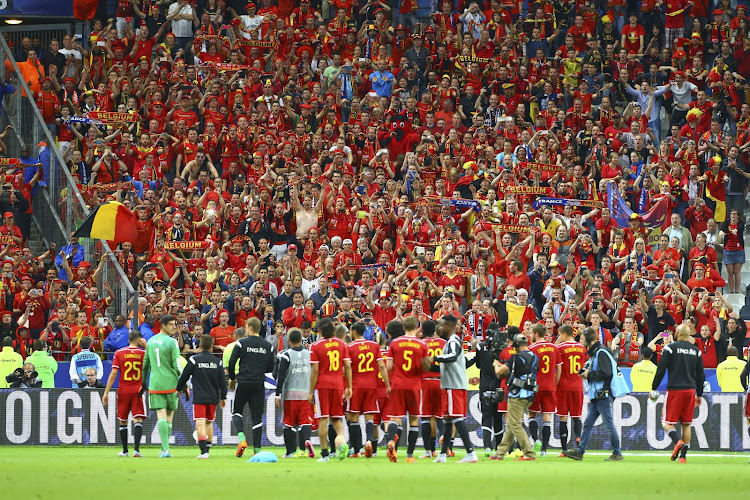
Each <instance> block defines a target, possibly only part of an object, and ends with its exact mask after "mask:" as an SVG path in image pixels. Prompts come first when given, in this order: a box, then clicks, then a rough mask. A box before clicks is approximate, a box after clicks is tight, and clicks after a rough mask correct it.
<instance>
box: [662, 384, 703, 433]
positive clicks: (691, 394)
mask: <svg viewBox="0 0 750 500" xmlns="http://www.w3.org/2000/svg"><path fill="white" fill-rule="evenodd" d="M694 412H695V389H680V390H677V391H667V397H666V399H665V400H664V408H662V410H661V419H662V421H663V422H664V423H665V424H671V425H674V424H676V423H678V422H682V423H683V424H690V423H692V422H693V413H694Z"/></svg>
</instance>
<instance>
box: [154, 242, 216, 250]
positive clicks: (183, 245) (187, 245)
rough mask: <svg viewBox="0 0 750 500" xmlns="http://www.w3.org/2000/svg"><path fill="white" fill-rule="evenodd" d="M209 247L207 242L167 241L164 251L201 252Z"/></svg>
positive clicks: (209, 244)
mask: <svg viewBox="0 0 750 500" xmlns="http://www.w3.org/2000/svg"><path fill="white" fill-rule="evenodd" d="M209 246H211V243H210V242H208V241H167V242H166V243H164V250H202V249H204V248H208V247H209Z"/></svg>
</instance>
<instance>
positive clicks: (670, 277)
mask: <svg viewBox="0 0 750 500" xmlns="http://www.w3.org/2000/svg"><path fill="white" fill-rule="evenodd" d="M664 277H665V278H667V279H668V280H671V279H672V278H674V273H666V274H665V275H664Z"/></svg>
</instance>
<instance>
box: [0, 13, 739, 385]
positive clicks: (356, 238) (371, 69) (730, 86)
mask: <svg viewBox="0 0 750 500" xmlns="http://www.w3.org/2000/svg"><path fill="white" fill-rule="evenodd" d="M711 5H712V3H711V2H709V3H708V4H706V3H705V2H695V3H694V2H688V1H684V0H667V1H666V2H654V1H648V2H643V3H642V4H641V3H640V2H638V3H636V2H614V1H613V2H596V3H594V2H583V1H578V2H573V1H570V2H566V1H562V2H559V1H556V2H548V1H546V0H542V1H540V2H535V3H533V4H528V5H527V4H522V3H521V2H518V3H516V2H512V1H507V0H504V1H500V0H491V1H482V2H476V1H466V2H465V1H464V0H459V1H457V2H455V3H454V2H449V1H444V2H436V3H435V5H434V6H433V7H434V8H433V9H431V10H432V11H433V12H431V13H429V15H425V16H424V17H420V16H419V13H420V12H421V11H418V9H417V3H416V1H415V0H402V1H401V2H400V4H399V6H398V7H396V6H394V5H391V4H389V3H388V2H378V1H367V2H366V3H365V2H349V1H341V0H334V1H333V2H328V1H323V2H322V4H321V2H320V1H313V2H310V1H309V0H301V1H300V2H291V1H288V0H280V1H279V2H278V5H277V4H276V2H273V1H272V0H262V1H261V2H260V3H258V4H257V5H256V4H254V3H247V4H245V3H244V2H238V1H226V2H224V1H216V0H208V1H202V0H199V1H198V2H197V4H196V3H195V1H192V0H180V1H169V0H162V1H158V2H151V1H148V0H139V1H134V0H130V1H124V0H121V1H119V2H118V4H117V11H116V12H113V13H112V15H111V17H109V16H104V17H103V18H102V19H99V20H94V21H93V22H91V24H90V26H91V35H90V36H89V37H88V39H86V40H84V39H82V38H81V37H80V36H77V35H76V36H66V37H64V38H63V39H62V40H57V39H53V40H52V41H51V42H50V44H49V47H42V46H41V45H40V44H39V43H38V40H37V41H36V43H34V41H33V40H32V39H31V38H25V39H24V40H23V41H22V42H21V43H20V44H19V45H18V46H17V47H15V48H14V50H15V53H14V57H15V59H16V61H18V63H19V67H20V68H21V72H22V74H23V77H24V79H26V80H27V83H28V84H29V87H30V89H31V90H32V92H34V94H35V95H34V98H35V100H36V103H37V105H38V106H39V108H40V111H41V114H42V116H43V118H44V121H45V122H46V123H47V125H48V127H49V129H50V130H51V131H52V132H53V133H54V135H55V136H56V138H57V140H58V145H59V147H60V148H61V150H62V151H63V154H64V158H65V159H66V161H67V162H68V168H69V170H70V172H71V173H72V175H73V177H74V179H75V180H76V182H77V184H78V188H79V189H80V191H81V193H82V194H83V197H84V199H85V201H86V203H88V204H89V207H90V208H94V207H96V206H98V205H100V204H102V203H104V202H107V201H119V202H121V203H123V204H124V205H125V206H126V207H128V208H129V209H131V210H132V211H134V212H135V214H136V216H137V228H138V238H137V240H135V241H132V242H124V243H121V244H119V245H118V246H117V247H116V248H115V249H114V252H115V254H116V258H117V259H118V261H119V263H120V265H121V266H122V269H123V270H124V272H125V273H126V274H127V276H128V278H129V279H131V280H132V282H133V285H134V286H135V287H136V289H137V290H138V292H139V298H138V299H137V300H138V304H137V316H134V317H131V318H125V317H122V316H115V317H114V318H111V319H110V318H108V311H107V309H108V307H110V305H111V304H112V301H113V300H114V298H115V294H114V293H113V292H112V290H111V289H110V288H109V286H108V285H107V284H106V283H104V284H103V286H102V283H101V277H100V276H101V268H102V265H103V262H104V259H105V258H106V255H105V254H104V253H103V252H102V253H101V256H96V257H94V258H92V259H90V260H86V258H85V256H84V251H83V247H82V245H80V244H79V242H78V240H77V239H76V238H72V239H71V240H70V242H69V244H68V245H66V246H65V247H64V248H63V249H61V250H59V251H58V249H56V248H54V247H53V248H51V249H50V251H49V252H46V253H45V254H43V255H39V256H36V255H32V254H31V252H30V251H29V250H28V248H27V247H25V245H24V242H25V240H26V239H27V238H28V224H30V222H29V220H30V219H29V217H28V213H29V212H30V210H31V209H30V208H29V206H30V204H29V203H24V201H25V202H29V201H30V200H31V198H32V196H33V193H34V190H35V189H36V188H37V186H36V184H37V183H38V182H39V181H42V180H43V174H42V171H41V169H40V170H39V171H36V170H34V169H25V172H24V173H23V175H21V174H20V173H21V170H20V169H19V170H16V169H15V167H9V168H8V170H7V172H6V174H7V176H6V178H7V179H8V184H6V185H5V186H8V187H7V189H9V190H10V198H9V200H8V201H0V211H2V212H4V225H3V226H2V227H0V235H2V237H3V241H2V243H3V250H2V256H3V258H4V262H3V269H2V272H3V278H2V280H3V281H2V290H3V294H2V297H0V300H3V301H4V307H3V308H2V309H3V313H2V323H1V324H0V337H3V338H4V337H10V338H11V345H10V346H9V347H12V348H13V349H14V350H15V351H16V352H18V353H19V354H21V355H22V357H26V356H29V355H31V353H32V351H34V350H35V349H37V347H35V341H36V340H37V339H38V340H41V342H42V343H43V347H46V348H49V350H51V351H52V352H53V356H54V357H55V358H57V359H58V360H63V359H67V358H68V357H69V353H77V352H79V351H81V349H82V347H84V345H88V348H90V349H91V350H92V351H95V352H101V351H114V350H115V349H118V348H122V347H125V346H126V345H127V344H128V331H129V328H138V329H139V330H140V331H141V333H142V334H143V336H144V337H145V338H147V339H148V338H149V337H150V336H152V335H154V334H156V333H158V332H159V331H160V323H159V318H160V317H161V316H162V315H164V314H171V315H173V316H174V317H175V318H176V319H177V323H178V326H179V333H178V334H177V339H178V342H179V346H180V349H181V350H182V352H183V353H188V354H192V353H198V352H199V351H200V349H199V339H200V336H201V335H202V334H203V333H210V335H211V336H212V337H214V339H215V346H214V349H215V350H217V351H222V350H224V349H225V348H226V346H227V345H228V344H230V343H231V342H233V340H235V339H234V338H233V335H234V330H235V327H241V326H245V324H246V322H247V321H248V320H249V319H250V318H258V319H259V320H260V321H261V325H262V331H261V336H264V337H265V338H266V339H269V340H270V341H271V343H272V345H273V346H274V349H275V350H276V351H278V352H280V351H282V350H284V349H285V348H287V347H288V341H287V338H286V337H285V332H286V331H287V330H288V329H289V328H292V327H298V328H300V329H301V330H302V332H303V338H302V343H303V345H309V344H311V343H312V341H314V340H315V338H316V333H315V332H316V324H317V323H318V322H319V321H320V319H321V318H324V317H330V318H332V319H333V320H334V322H335V323H336V324H343V325H345V326H351V325H352V324H353V323H354V322H356V321H359V320H360V319H361V320H363V321H364V323H365V324H366V325H367V331H366V333H365V336H364V337H365V338H366V339H374V340H376V341H378V342H380V343H381V344H385V342H386V339H385V334H384V332H385V330H386V325H387V323H388V322H389V321H390V320H392V319H399V320H401V319H403V318H405V317H407V316H416V317H417V318H418V319H419V320H420V321H422V320H426V319H428V318H434V319H438V318H441V317H443V316H444V315H447V314H453V315H455V316H456V317H459V318H460V319H461V322H460V328H461V331H462V336H463V339H464V346H465V347H466V348H468V347H469V346H470V341H471V339H477V340H480V341H481V340H484V338H485V334H486V329H487V327H488V326H489V324H490V323H491V322H497V323H499V324H500V325H502V326H506V325H513V326H518V327H519V328H520V329H521V331H522V332H524V333H525V334H526V335H527V336H530V326H531V325H533V324H535V323H541V324H543V325H544V327H545V329H546V336H545V339H547V340H548V341H555V340H556V339H557V330H558V328H559V327H560V326H562V325H569V326H572V327H573V328H574V330H575V331H576V332H578V331H580V330H582V329H583V328H584V327H586V326H591V327H593V328H594V329H595V330H597V331H598V332H599V335H600V340H601V341H602V342H603V343H604V344H605V345H607V346H609V347H610V348H611V349H612V351H613V352H614V353H615V356H616V358H617V359H618V362H619V364H620V365H623V366H632V365H633V364H635V363H637V362H638V361H639V360H640V359H641V353H642V350H643V348H644V347H646V346H648V347H649V348H650V349H651V350H652V351H654V352H655V361H656V360H658V357H659V356H660V353H661V349H662V347H663V346H664V345H666V344H667V343H669V342H671V340H672V332H673V331H674V327H675V326H676V325H679V324H680V323H682V322H683V321H688V322H691V323H692V324H693V326H694V331H695V332H696V338H695V342H696V344H697V345H698V346H699V347H700V348H701V349H702V350H703V353H704V364H705V366H706V367H716V366H717V364H718V363H720V362H721V361H723V360H724V359H725V357H726V353H727V348H728V347H730V346H734V347H736V348H737V350H738V351H739V357H740V358H743V357H744V356H745V353H744V352H743V348H744V342H745V333H746V327H745V323H744V321H743V320H742V319H740V316H739V312H740V311H739V310H737V308H736V307H735V308H733V307H732V305H730V303H729V301H728V300H727V299H726V295H727V294H729V293H743V294H744V286H742V285H744V284H741V283H740V281H741V279H740V270H741V267H742V264H743V263H744V260H745V250H744V234H745V231H744V215H743V214H744V204H745V196H746V194H747V179H748V178H750V169H748V166H747V165H748V163H747V162H748V161H749V160H750V157H749V156H748V149H749V148H750V142H749V141H748V137H749V136H748V126H749V125H750V85H748V81H747V79H748V78H750V37H749V36H748V35H749V34H748V30H749V29H750V20H749V19H748V18H747V17H746V12H747V8H746V7H745V6H744V5H742V4H740V5H736V6H735V5H734V3H733V2H730V1H729V0H721V1H719V2H717V3H716V5H715V9H713V10H712V9H711V8H710V6H711ZM638 6H640V7H639V8H638ZM102 9H104V7H102ZM6 66H8V63H6ZM8 78H9V81H8V83H9V84H12V85H13V84H14V82H13V79H12V73H9V77H8ZM15 85H16V86H17V84H15ZM29 155H30V152H29V151H28V150H27V151H22V154H21V156H22V159H23V158H25V157H28V156H29ZM616 194H619V196H618V198H622V200H623V205H624V206H626V207H629V208H631V209H632V210H633V211H634V212H635V213H634V214H633V215H632V216H631V217H630V218H629V220H627V221H626V223H624V224H621V223H618V220H621V219H618V217H617V216H616V215H617V214H614V213H611V212H610V209H609V208H608V206H609V201H610V198H611V197H613V196H615V195H616ZM19 195H22V197H23V199H24V200H21V201H19V199H20V198H21V196H19ZM17 198H18V199H17ZM538 198H546V199H547V202H546V203H542V204H541V205H540V204H539V203H538ZM550 199H551V201H550ZM71 200H72V198H63V199H60V200H59V202H60V206H61V207H64V206H65V204H66V203H74V201H71ZM663 200H666V202H663ZM535 202H536V203H535ZM661 202H663V203H661ZM660 203H661V205H659V204H660ZM657 205H659V206H664V205H666V206H667V208H666V214H665V216H664V218H663V219H662V220H660V221H659V223H658V224H646V220H645V219H644V217H643V215H644V214H648V213H649V211H650V210H651V209H652V208H653V207H656V206H657ZM619 206H620V205H618V207H619ZM19 226H20V227H19ZM96 259H99V260H98V261H97V260H96ZM722 269H726V275H727V279H726V281H725V279H724V278H723V277H722V273H721V271H722ZM100 287H101V289H100ZM743 319H744V318H743ZM85 338H90V339H91V340H90V342H89V341H88V340H86V341H85V343H84V341H83V339H85ZM104 356H106V355H104ZM80 375H83V377H80V376H77V377H73V381H74V382H76V383H79V382H81V383H85V381H83V379H85V375H86V374H85V372H83V373H81V374H80ZM0 382H2V381H0Z"/></svg>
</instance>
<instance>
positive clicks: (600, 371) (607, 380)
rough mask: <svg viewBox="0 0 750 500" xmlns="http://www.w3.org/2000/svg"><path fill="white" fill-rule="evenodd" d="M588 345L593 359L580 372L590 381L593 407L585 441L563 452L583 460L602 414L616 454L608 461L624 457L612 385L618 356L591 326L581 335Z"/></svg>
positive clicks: (586, 422) (589, 386)
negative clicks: (614, 407) (615, 356)
mask: <svg viewBox="0 0 750 500" xmlns="http://www.w3.org/2000/svg"><path fill="white" fill-rule="evenodd" d="M581 340H582V341H583V345H584V347H586V348H587V349H588V355H589V360H588V361H587V362H586V365H585V366H584V368H583V369H582V370H581V371H580V372H579V373H578V375H580V377H581V378H583V379H586V380H588V391H589V410H588V415H586V421H585V422H584V424H583V434H582V435H581V441H580V443H578V444H577V445H576V447H575V448H574V449H572V450H564V451H563V455H565V456H566V457H568V458H572V459H573V460H583V454H584V453H585V452H586V446H587V445H588V443H589V439H590V438H591V433H592V432H593V431H594V423H595V422H596V419H597V418H599V415H601V417H602V420H603V422H604V425H605V426H606V428H607V430H608V431H609V439H610V442H611V443H612V448H613V449H612V455H610V456H609V457H607V458H606V459H605V461H608V462H612V461H620V460H622V450H620V436H618V435H617V429H616V428H615V423H614V420H613V418H612V401H614V398H613V397H612V393H611V391H610V385H611V383H612V377H613V376H614V375H615V373H614V371H613V366H614V359H613V358H612V355H611V354H610V353H609V351H608V350H607V348H606V347H605V346H603V345H602V343H601V342H599V340H598V335H597V332H595V331H594V330H593V329H591V328H586V330H585V331H584V332H583V335H582V337H581Z"/></svg>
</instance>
